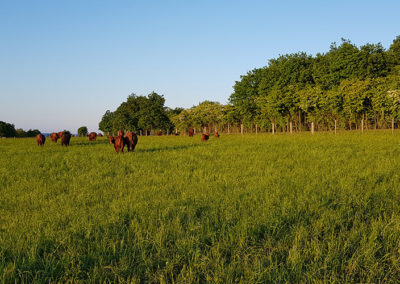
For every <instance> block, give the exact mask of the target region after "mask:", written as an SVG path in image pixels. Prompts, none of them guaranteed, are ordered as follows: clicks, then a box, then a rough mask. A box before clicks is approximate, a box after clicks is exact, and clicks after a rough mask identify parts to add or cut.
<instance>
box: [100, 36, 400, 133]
mask: <svg viewBox="0 0 400 284" xmlns="http://www.w3.org/2000/svg"><path fill="white" fill-rule="evenodd" d="M164 103H165V99H164V98H163V97H162V96H160V95H158V94H157V93H154V92H153V93H151V94H149V95H148V96H147V97H146V96H137V95H135V94H132V95H131V96H129V97H128V99H127V101H126V102H123V103H122V104H121V105H120V106H119V107H118V108H117V110H115V111H114V112H111V111H109V110H108V111H107V112H106V113H105V114H104V116H103V118H102V120H101V122H100V124H99V129H100V130H102V131H104V132H105V133H112V132H114V133H115V132H117V131H118V130H119V129H126V130H132V131H136V132H139V131H140V132H142V131H143V133H148V131H152V130H153V131H154V130H155V129H157V130H158V129H161V130H163V131H164V132H170V133H171V132H172V131H173V130H174V129H175V131H177V130H179V131H187V130H188V129H189V128H195V129H199V131H202V130H203V129H204V130H205V131H213V130H214V129H215V130H219V131H228V132H229V131H243V128H244V129H247V130H251V131H260V130H264V131H272V130H275V131H276V130H280V131H289V129H290V130H292V127H293V130H294V131H301V130H309V129H310V128H311V125H315V129H316V130H331V129H333V128H335V129H336V127H338V128H341V129H349V130H351V129H360V128H362V129H377V128H388V127H390V126H392V127H393V126H394V124H395V123H398V120H399V119H400V36H398V37H396V39H394V40H393V43H392V44H391V45H390V47H389V48H388V49H385V48H384V47H383V46H382V45H381V44H380V43H378V44H365V45H363V46H360V47H357V46H356V45H355V44H353V43H351V41H349V40H345V39H342V42H341V43H340V45H337V44H336V43H332V44H331V46H330V49H329V51H328V52H326V53H318V54H316V55H315V56H311V55H308V54H306V53H304V52H298V53H293V54H286V55H281V56H279V57H278V58H276V59H271V60H269V62H268V64H267V65H266V66H264V67H262V68H256V69H253V70H251V71H249V72H247V74H245V75H242V76H241V77H240V80H239V81H236V82H235V84H234V86H233V93H232V94H231V96H230V97H229V102H228V103H227V104H220V103H218V102H211V101H205V102H202V103H199V105H197V106H193V107H191V108H188V109H183V108H176V109H170V108H168V107H165V106H164ZM239 129H240V130H239Z"/></svg>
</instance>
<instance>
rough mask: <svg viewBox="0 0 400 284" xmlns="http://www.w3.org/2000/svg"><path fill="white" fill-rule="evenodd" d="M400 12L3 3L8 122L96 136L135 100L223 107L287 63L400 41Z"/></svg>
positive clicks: (218, 4) (1, 44)
mask: <svg viewBox="0 0 400 284" xmlns="http://www.w3.org/2000/svg"><path fill="white" fill-rule="evenodd" d="M399 11H400V1H394V0H393V1H385V0H382V1H368V0H367V1H350V0H349V1H251V0H248V1H235V0H232V1H222V0H221V1H218V0H215V1H101V0H93V1H90V0H84V1H82V0H81V1H72V0H70V1H56V0H52V1H41V0H35V1H32V0H30V1H18V0H17V1H15V0H14V1H6V0H0V120H2V121H6V122H9V123H13V124H14V125H15V126H16V127H17V128H23V129H25V130H27V129H29V128H37V129H39V130H41V131H42V132H51V131H56V130H57V131H58V130H63V129H68V130H71V131H72V132H74V133H75V132H76V130H77V129H78V128H79V127H80V126H83V125H85V126H87V127H88V128H89V131H97V127H98V122H99V121H100V120H101V117H102V115H103V114H104V112H105V111H106V110H107V109H110V110H112V111H113V110H115V109H116V108H117V107H118V106H119V104H120V103H121V102H122V101H124V100H125V99H126V98H127V96H128V95H129V94H131V93H136V94H137V95H147V94H149V93H151V92H152V91H155V92H157V93H159V94H162V95H164V97H165V99H166V105H167V106H170V107H177V106H180V107H191V106H193V105H196V104H198V103H199V102H201V101H203V100H213V101H219V102H221V103H226V102H227V100H228V98H229V96H230V94H231V93H232V86H233V85H234V83H235V81H236V80H239V79H240V75H242V74H245V73H246V72H247V71H249V70H251V69H254V68H256V67H262V66H265V65H266V64H267V62H268V59H271V58H275V57H277V56H279V54H286V53H292V52H298V51H304V52H307V53H309V54H316V53H317V52H326V51H328V49H329V46H330V43H331V42H334V41H336V42H340V39H341V38H342V37H343V38H346V39H350V40H351V41H352V42H353V43H355V44H357V45H363V44H365V43H378V42H381V43H382V44H383V46H384V47H385V48H388V47H389V46H390V44H391V43H392V41H393V39H395V37H396V36H397V35H400V23H399V16H398V15H399Z"/></svg>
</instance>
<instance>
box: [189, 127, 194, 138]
mask: <svg viewBox="0 0 400 284" xmlns="http://www.w3.org/2000/svg"><path fill="white" fill-rule="evenodd" d="M193 135H194V130H193V128H189V137H193Z"/></svg>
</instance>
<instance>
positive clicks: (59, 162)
mask: <svg viewBox="0 0 400 284" xmlns="http://www.w3.org/2000/svg"><path fill="white" fill-rule="evenodd" d="M399 135H400V134H399V133H396V132H395V134H394V135H392V134H391V132H385V131H379V132H366V133H364V134H363V135H361V134H356V133H346V132H341V133H338V134H337V135H336V136H334V135H328V134H315V135H307V134H294V135H275V136H272V135H258V136H255V135H246V136H236V135H230V136H227V135H222V136H221V138H220V139H212V138H210V141H209V142H207V143H201V142H200V139H193V138H192V139H190V138H188V137H182V136H181V137H171V136H169V137H167V136H163V137H140V139H139V144H138V146H137V148H136V150H135V152H134V153H125V154H123V155H116V154H115V152H114V149H113V147H112V145H110V144H109V143H108V141H107V140H106V139H104V138H103V139H99V141H98V142H97V143H95V144H93V143H89V141H87V140H86V139H84V138H75V137H74V138H72V141H71V146H70V147H69V148H65V147H64V148H63V147H61V146H60V145H57V144H53V143H46V145H45V146H44V148H41V147H37V145H36V144H35V141H34V139H32V138H31V139H16V140H14V139H4V140H0V152H1V155H0V192H1V199H0V216H1V217H0V236H1V237H0V275H1V279H2V281H3V282H5V283H9V282H25V283H26V282H27V283H32V282H36V283H43V282H46V283H47V282H74V283H76V282H79V283H82V282H94V283H100V282H101V283H103V282H104V283H108V282H140V283H156V282H157V283H158V282H167V283H174V282H175V283H193V282H194V283H199V282H201V283H204V282H218V283H239V282H243V283H277V282H287V283H309V282H321V281H323V282H338V283H343V282H345V283H347V282H350V283H380V282H389V283H390V282H397V281H398V279H399V278H400V260H399V259H400V258H399V248H398V244H399V243H400V218H399V216H400V203H399V202H398V200H399V199H400V192H399V191H398V190H397V188H398V184H399V183H400V175H399V174H398V169H399V168H400V151H399V149H398V147H397V146H396V145H398V141H399V138H400V136H399Z"/></svg>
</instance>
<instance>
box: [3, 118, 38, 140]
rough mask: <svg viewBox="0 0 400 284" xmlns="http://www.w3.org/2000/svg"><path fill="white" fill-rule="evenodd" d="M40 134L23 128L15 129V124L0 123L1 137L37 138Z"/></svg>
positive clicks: (34, 130) (35, 130)
mask: <svg viewBox="0 0 400 284" xmlns="http://www.w3.org/2000/svg"><path fill="white" fill-rule="evenodd" d="M39 133H40V131H39V130H37V129H29V130H28V131H24V130H23V129H21V128H18V129H15V126H14V124H11V123H7V122H4V121H0V137H35V136H36V135H38V134H39Z"/></svg>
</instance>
